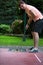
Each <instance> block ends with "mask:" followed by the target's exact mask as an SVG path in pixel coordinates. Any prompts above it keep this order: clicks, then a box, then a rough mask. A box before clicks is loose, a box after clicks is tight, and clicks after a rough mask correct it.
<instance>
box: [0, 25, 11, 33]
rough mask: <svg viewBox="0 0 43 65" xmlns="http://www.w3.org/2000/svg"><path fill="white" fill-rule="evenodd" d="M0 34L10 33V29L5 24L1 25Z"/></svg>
mask: <svg viewBox="0 0 43 65" xmlns="http://www.w3.org/2000/svg"><path fill="white" fill-rule="evenodd" d="M0 33H2V34H5V33H11V28H10V26H9V25H6V24H1V25H0Z"/></svg>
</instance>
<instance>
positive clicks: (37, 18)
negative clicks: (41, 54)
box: [20, 1, 43, 53]
mask: <svg viewBox="0 0 43 65" xmlns="http://www.w3.org/2000/svg"><path fill="white" fill-rule="evenodd" d="M20 8H21V9H23V10H25V12H26V14H27V15H28V17H29V19H28V22H27V24H26V29H28V27H30V29H31V34H32V36H33V41H34V47H32V48H30V52H32V53H33V52H38V43H39V33H41V31H42V29H43V15H42V13H41V12H40V11H39V10H38V9H37V8H36V7H34V6H32V5H28V4H26V3H25V2H24V1H20Z"/></svg>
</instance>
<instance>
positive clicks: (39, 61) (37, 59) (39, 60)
mask: <svg viewBox="0 0 43 65" xmlns="http://www.w3.org/2000/svg"><path fill="white" fill-rule="evenodd" d="M34 56H35V57H36V58H37V60H38V61H39V62H40V63H41V62H42V61H41V60H40V59H39V58H38V56H37V55H36V54H34Z"/></svg>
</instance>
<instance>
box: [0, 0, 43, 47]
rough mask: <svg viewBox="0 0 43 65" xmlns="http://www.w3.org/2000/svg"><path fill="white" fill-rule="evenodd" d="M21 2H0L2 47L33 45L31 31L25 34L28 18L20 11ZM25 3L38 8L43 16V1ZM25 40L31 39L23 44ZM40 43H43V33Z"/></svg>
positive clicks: (28, 0)
mask: <svg viewBox="0 0 43 65" xmlns="http://www.w3.org/2000/svg"><path fill="white" fill-rule="evenodd" d="M19 1H20V0H0V45H32V42H33V41H31V40H32V35H31V31H30V29H28V30H27V31H26V32H25V25H26V22H27V20H28V16H27V15H26V13H25V11H23V10H21V9H19ZM23 1H25V2H26V3H27V4H30V5H33V6H35V7H37V8H38V9H39V10H40V11H41V12H42V14H43V0H23ZM18 37H19V38H18ZM25 38H29V39H27V41H26V44H25V43H24V42H22V40H25ZM30 39H31V40H30ZM20 40H21V41H20ZM28 40H29V41H28ZM40 41H41V43H43V31H42V33H41V35H40ZM28 43H29V44H28ZM30 43H31V44H30ZM40 45H41V44H40ZM42 45H43V44H42ZM42 45H41V46H42Z"/></svg>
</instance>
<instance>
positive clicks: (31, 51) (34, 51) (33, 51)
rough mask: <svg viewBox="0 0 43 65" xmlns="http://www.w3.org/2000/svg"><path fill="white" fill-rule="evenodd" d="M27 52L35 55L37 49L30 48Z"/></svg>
mask: <svg viewBox="0 0 43 65" xmlns="http://www.w3.org/2000/svg"><path fill="white" fill-rule="evenodd" d="M29 52H30V53H37V52H38V49H37V48H32V49H31V50H30V51H29Z"/></svg>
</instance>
